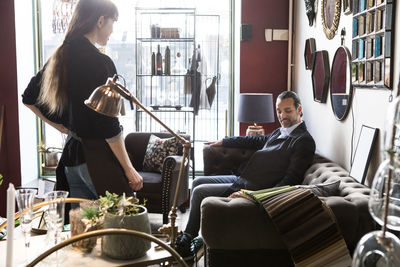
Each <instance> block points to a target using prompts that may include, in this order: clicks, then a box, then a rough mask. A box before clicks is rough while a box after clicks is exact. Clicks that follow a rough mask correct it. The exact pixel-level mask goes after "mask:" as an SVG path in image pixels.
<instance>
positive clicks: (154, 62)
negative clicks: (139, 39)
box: [151, 52, 156, 75]
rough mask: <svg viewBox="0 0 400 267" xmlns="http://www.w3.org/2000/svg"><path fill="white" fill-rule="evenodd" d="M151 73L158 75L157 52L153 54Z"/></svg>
mask: <svg viewBox="0 0 400 267" xmlns="http://www.w3.org/2000/svg"><path fill="white" fill-rule="evenodd" d="M151 75H156V53H154V52H153V53H152V54H151Z"/></svg>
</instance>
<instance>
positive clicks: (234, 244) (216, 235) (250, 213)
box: [201, 197, 286, 250]
mask: <svg viewBox="0 0 400 267" xmlns="http://www.w3.org/2000/svg"><path fill="white" fill-rule="evenodd" d="M201 233H202V236H203V239H204V242H205V243H206V244H207V247H209V248H211V249H278V250H279V249H286V246H285V245H284V243H283V241H282V239H281V237H280V234H279V233H278V231H277V230H276V228H275V227H274V225H273V223H272V221H271V219H270V218H269V217H268V216H267V214H266V212H265V210H264V208H263V207H261V206H259V205H257V204H255V203H253V202H252V201H250V200H248V199H245V198H223V197H207V198H205V199H204V200H203V202H202V203H201Z"/></svg>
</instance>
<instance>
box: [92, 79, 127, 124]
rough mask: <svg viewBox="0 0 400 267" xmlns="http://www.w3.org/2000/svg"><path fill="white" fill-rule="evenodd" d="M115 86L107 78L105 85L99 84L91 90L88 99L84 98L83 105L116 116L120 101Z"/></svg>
mask: <svg viewBox="0 0 400 267" xmlns="http://www.w3.org/2000/svg"><path fill="white" fill-rule="evenodd" d="M115 87H116V86H115V85H114V84H113V81H112V79H111V78H109V79H108V80H107V83H106V84H105V85H101V86H99V87H97V88H96V89H95V90H94V91H93V93H92V94H91V95H90V97H89V99H87V100H85V102H84V103H85V105H86V106H88V107H89V108H91V109H93V110H94V111H96V112H98V113H100V114H103V115H106V116H109V117H118V115H119V112H120V110H121V103H122V101H121V96H120V94H119V92H118V91H116V89H115ZM113 89H114V90H113Z"/></svg>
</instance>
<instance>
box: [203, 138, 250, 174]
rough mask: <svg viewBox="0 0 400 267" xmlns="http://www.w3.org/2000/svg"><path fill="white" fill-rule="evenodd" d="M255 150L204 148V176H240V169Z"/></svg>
mask: <svg viewBox="0 0 400 267" xmlns="http://www.w3.org/2000/svg"><path fill="white" fill-rule="evenodd" d="M255 151H256V150H254V149H243V148H228V147H223V146H207V145H206V146H204V148H203V161H204V175H222V174H234V175H239V172H238V170H239V167H240V165H241V164H242V163H244V162H246V161H248V160H249V158H250V157H251V156H252V155H253V154H254V152H255Z"/></svg>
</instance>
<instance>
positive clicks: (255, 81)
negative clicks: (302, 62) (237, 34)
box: [240, 0, 289, 135]
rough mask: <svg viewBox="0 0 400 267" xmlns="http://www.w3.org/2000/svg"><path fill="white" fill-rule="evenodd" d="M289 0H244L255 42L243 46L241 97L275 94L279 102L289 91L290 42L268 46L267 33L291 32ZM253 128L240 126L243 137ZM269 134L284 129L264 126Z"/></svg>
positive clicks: (245, 17)
mask: <svg viewBox="0 0 400 267" xmlns="http://www.w3.org/2000/svg"><path fill="white" fill-rule="evenodd" d="M288 22H289V1H288V0H279V1H277V0H242V24H250V25H251V27H252V38H251V40H249V41H241V43H240V93H272V94H273V96H274V105H275V99H276V97H277V96H278V95H279V93H281V92H282V91H285V90H286V88H287V60H288V57H287V53H288V42H287V41H272V42H266V41H265V37H264V29H288V27H289V26H288V25H289V23H288ZM248 125H249V124H246V123H241V124H240V135H245V134H246V129H247V126H248ZM262 125H263V126H264V129H265V131H266V133H270V132H271V131H273V130H274V129H276V128H277V127H279V126H280V124H279V122H278V121H277V119H276V118H275V123H268V124H262Z"/></svg>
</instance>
